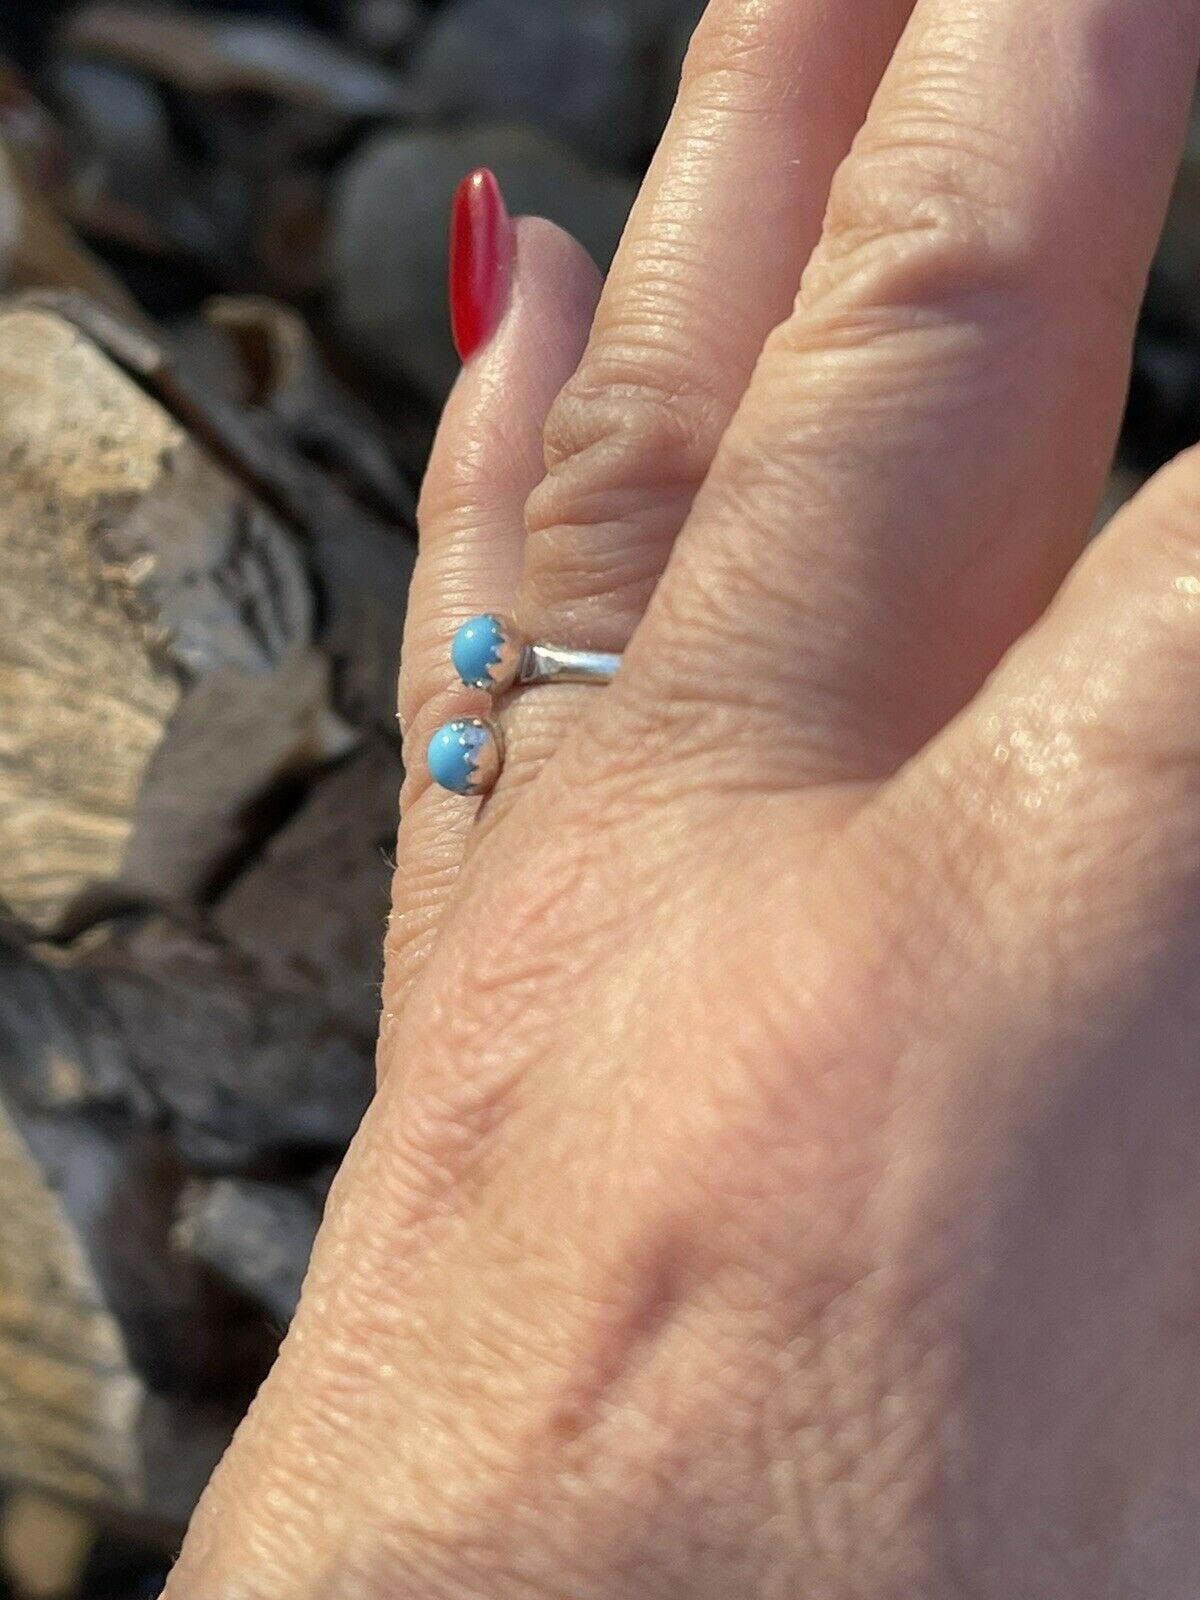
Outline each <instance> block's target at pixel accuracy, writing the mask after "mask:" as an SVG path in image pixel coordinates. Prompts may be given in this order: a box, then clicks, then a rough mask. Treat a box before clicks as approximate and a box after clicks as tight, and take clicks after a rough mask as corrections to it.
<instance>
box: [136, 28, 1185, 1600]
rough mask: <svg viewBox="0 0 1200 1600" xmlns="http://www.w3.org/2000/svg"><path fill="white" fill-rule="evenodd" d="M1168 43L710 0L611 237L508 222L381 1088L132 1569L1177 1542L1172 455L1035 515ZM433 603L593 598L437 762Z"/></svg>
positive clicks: (1136, 235) (1178, 497)
mask: <svg viewBox="0 0 1200 1600" xmlns="http://www.w3.org/2000/svg"><path fill="white" fill-rule="evenodd" d="M1198 57H1200V0H919V3H918V4H917V5H916V6H915V8H913V7H912V5H911V4H909V3H905V0H855V3H854V4H853V5H850V4H845V3H842V0H839V3H836V4H835V3H831V0H715V3H714V4H713V5H712V6H711V8H710V12H709V15H708V18H707V19H706V21H705V23H704V25H703V26H702V28H701V31H700V34H699V36H698V39H697V42H696V44H695V45H694V47H693V50H692V53H691V57H690V60H689V64H688V68H687V71H686V74H685V79H684V86H683V90H682V94H681V98H680V101H679V105H678V107H677V110H676V112H675V116H674V119H673V121H672V124H671V127H670V129H669V130H668V132H667V135H666V137H665V139H664V142H663V145H662V149H661V151H660V154H659V156H658V159H657V161H656V163H655V166H654V169H653V171H652V173H651V175H650V178H649V179H648V181H647V184H646V187H645V190H644V192H643V195H642V198H641V201H640V203H639V205H638V208H637V210H636V213H635V216H634V219H633V222H632V224H631V227H630V231H629V233H628V235H627V237H626V240H625V243H624V245H623V248H622V251H621V254H620V256H619V258H618V260H617V262H616V265H615V266H614V269H613V271H612V274H611V276H610V278H609V281H608V283H607V286H606V287H605V289H604V292H603V295H602V296H601V295H600V285H599V280H598V277H597V275H596V272H595V270H594V268H593V267H592V266H591V265H590V264H589V263H588V261H587V260H586V258H585V257H584V255H583V253H582V252H581V251H580V249H579V248H578V247H577V246H576V245H575V244H574V243H573V242H572V241H570V240H569V239H567V238H566V237H564V236H563V235H562V234H560V233H559V232H557V230H555V229H553V228H552V227H550V225H549V224H546V223H542V222H537V221H529V220H523V221H520V222H518V223H517V224H516V225H515V226H516V233H515V243H516V254H515V261H514V262H513V264H512V267H511V282H510V285H509V287H510V289H511V293H510V295H509V297H508V300H507V310H506V311H505V312H504V313H503V316H502V318H501V321H500V323H499V326H498V329H497V331H496V332H495V334H494V336H492V337H490V338H487V339H485V341H484V342H483V344H482V345H480V347H479V348H478V349H477V350H475V351H474V353H473V354H472V357H471V359H470V360H469V362H468V363H467V365H466V367H465V369H464V372H463V375H462V378H461V380H460V382H459V384H458V386H457V388H456V390H455V392H454V395H453V396H452V398H451V400H450V404H449V407H448V409H447V412H446V417H445V421H444V424H443V427H442V430H441V434H440V437H439V440H438V444H437V447H436V451H435V455H434V459H433V462H432V465H431V468H430V473H429V479H428V483H427V486H426V490H425V495H424V501H423V506H422V518H421V532H422V556H421V564H420V570H419V574H418V577H417V581H416V584H415V588H414V594H413V605H412V612H411V616H410V619H409V626H408V642H407V648H406V655H405V662H404V669H403V681H402V685H401V716H402V721H403V724H404V727H405V732H406V738H407V744H408V751H409V777H408V782H407V787H406V793H405V797H404V821H403V824H402V828H401V845H400V868H399V873H398V876H397V880H396V890H395V907H394V916H393V920H392V925H391V929H390V935H389V940H388V972H387V981H386V985H385V995H384V1005H385V1012H386V1015H385V1021H384V1027H383V1033H382V1039H381V1046H380V1057H379V1060H380V1079H381V1081H380V1092H379V1095H378V1097H377V1100H376V1102H375V1105H374V1106H373V1108H372V1110H371V1111H370V1113H369V1115H368V1116H367V1119H366V1121H365V1123H364V1125H363V1128H362V1131H361V1134H360V1136H359V1138H358V1140H357V1141H356V1143H355V1146H354V1148H353V1150H352V1152H351V1154H350V1156H349V1158H348V1160H347V1163H346V1166H345V1169H344V1171H343V1172H342V1174H341V1176H340V1178H339V1180H338V1182H337V1184H336V1186H335V1190H334V1194H333V1196H332V1199H331V1202H330V1207H329V1213H328V1216H327V1219H326V1222H325V1226H324V1229H323V1232H322V1234H321V1238H320V1240H319V1242H318V1246H317V1250H316V1255H315V1259H314V1262H313V1267H312V1271H311V1274H310V1277H309V1281H308V1284H307V1287H306V1290H305V1294H304V1298H303V1302H302V1305H301V1308H300V1311H299V1313H298V1316H297V1318H296V1321H295V1324H294V1326H293V1328H292V1331H291V1333H290V1334H289V1336H288V1339H287V1341H286V1343H285V1345H284V1348H283V1352H282V1354H281V1356H280V1359H279V1362H278V1365H277V1367H276V1369H275V1371H274V1373H273V1374H272V1376H271V1378H270V1380H269V1381H268V1383H267V1385H266V1387H265V1389H264V1391H263V1393H262V1395H261V1397H260V1399H259V1401H258V1402H257V1404H256V1406H255V1407H254V1410H253V1412H252V1414H251V1416H250V1418H249V1420H248V1421H247V1423H246V1424H245V1426H244V1427H243V1429H242V1431H241V1433H240V1434H239V1436H238V1438H237V1440H236V1442H235V1444H234V1446H233V1448H232V1450H231V1451H230V1453H229V1455H228V1457H227V1459H226V1461H225V1463H224V1465H223V1466H222V1468H221V1469H220V1471H219V1472H218V1474H217V1477H216V1479H215V1480H214V1483H213V1485H212V1487H211V1489H210V1491H209V1493H208V1495H207V1497H206V1498H205V1500H204V1503H203V1505H202V1507H201V1509H200V1511H199V1513H198V1515H197V1517H196V1519H195V1522H194V1525H193V1528H192V1530H191V1532H190V1534H189V1537H188V1540H187V1544H186V1546H185V1549H184V1553H183V1557H182V1560H181V1562H180V1564H179V1567H178V1569H177V1571H176V1573H175V1575H174V1577H173V1578H172V1580H171V1583H170V1585H169V1587H168V1590H167V1594H168V1596H169V1600H683V1597H687V1600H966V1597H968V1596H969V1597H971V1600H1085V1597H1086V1600H1176V1597H1179V1596H1185V1595H1186V1596H1192V1595H1195V1594H1196V1593H1198V1592H1200V1534H1198V1533H1197V1529H1198V1528H1200V1381H1198V1375H1200V1070H1198V1063H1200V1002H1198V999H1197V996H1198V995H1200V981H1198V980H1200V455H1196V454H1190V455H1188V456H1185V457H1184V458H1182V459H1181V460H1180V461H1178V462H1176V463H1175V464H1173V465H1172V466H1170V467H1169V468H1168V469H1166V471H1165V472H1164V473H1163V474H1162V476H1161V477H1160V478H1159V479H1158V480H1157V481H1156V482H1154V483H1152V484H1151V485H1150V486H1149V487H1148V488H1147V489H1146V490H1145V491H1144V492H1143V494H1142V495H1141V496H1140V498H1139V499H1137V500H1136V501H1135V502H1134V503H1133V504H1132V505H1131V506H1130V507H1129V508H1127V509H1126V510H1125V511H1124V512H1123V513H1122V514H1121V516H1120V517H1119V518H1118V520H1117V522H1116V523H1115V524H1114V525H1113V526H1112V527H1111V528H1110V529H1109V530H1108V531H1107V532H1106V533H1105V534H1104V535H1103V536H1102V537H1101V539H1099V540H1098V541H1097V542H1096V543H1095V544H1094V545H1092V546H1091V548H1090V549H1089V550H1088V552H1087V554H1086V555H1085V556H1084V557H1083V558H1082V559H1079V552H1080V549H1081V547H1082V544H1083V541H1084V538H1085V535H1086V532H1087V530H1088V528H1089V526H1090V524H1091V522H1092V519H1093V516H1094V513H1095V508H1096V505H1097V504H1098V502H1099V498H1100V494H1101V491H1102V487H1103V483H1104V478H1105V473H1106V469H1107V465H1108V462H1109V459H1110V455H1111V450H1112V445H1113V441H1114V438H1115V434H1116V429H1117V424H1118V419H1119V416H1120V411H1121V404H1122V395H1123V388H1124V383H1125V379H1126V373H1127V365H1128V359H1129V347H1130V338H1131V333H1132V329H1133V326H1134V320H1135V316H1136V310H1137V306H1138V302H1139V298H1140V295H1141V292H1142V289H1143V286H1144V282H1145V276H1146V272H1147V268H1148V264H1149V262H1150V259H1151V255H1152V252H1153V249H1154V244H1155V240H1156V237H1157V234H1158V231H1159V229H1160V226H1161V222H1162V218H1163V214H1164V210H1165V206H1166V203H1167V198H1168V193H1169V189H1170V184H1171V178H1172V174H1173V170H1174V166H1175V163H1176V161H1177V158H1178V154H1179V149H1180V146H1181V143H1182V139H1183V134H1184V129H1185V125H1186V120H1187V111H1188V105H1189V101H1190V97H1191V93H1192V89H1193V86H1194V82H1195V77H1196V70H1197V59H1198ZM864 121H865V126H864ZM860 130H861V131H860ZM835 173H836V178H835ZM831 188H832V195H831ZM802 279H803V282H801V280H802ZM798 286H800V287H799V295H798V298H797V288H798ZM597 302H598V310H597ZM593 317H594V319H595V320H594V326H593ZM772 330H774V331H772ZM560 391H561V394H560ZM556 397H558V398H556ZM484 612H494V613H498V614H500V615H509V614H511V615H513V616H515V618H516V624H517V627H518V628H519V630H520V632H521V633H522V634H523V635H524V636H526V637H528V638H532V639H551V640H553V641H555V642H557V643H561V644H567V645H575V646H580V647H588V648H594V649H601V650H619V649H625V650H626V659H625V665H624V668H623V670H622V672H621V675H620V677H619V678H618V680H617V682H616V684H615V685H613V686H612V687H611V688H608V689H588V688H579V689H567V688H561V687H559V688H542V689H538V690H535V691H532V692H530V693H527V694H525V695H524V696H518V697H516V698H515V699H514V700H513V701H512V702H511V703H509V704H508V705H507V707H506V708H505V709H504V710H503V711H502V713H501V715H502V721H503V724H504V731H505V747H506V765H505V768H504V773H503V776H502V778H501V782H500V785H499V787H498V789H497V791H496V793H495V794H494V796H493V797H492V798H491V799H489V800H488V801H486V802H482V803H481V802H480V801H479V800H478V799H464V798H460V797H457V796H452V795H449V794H446V793H444V792H443V791H441V790H438V789H436V788H434V787H433V786H432V785H431V783H430V780H429V775H428V772H427V770H426V767H425V763H424V751H425V750H426V748H427V747H428V745H429V742H430V738H431V736H432V734H433V732H434V730H435V729H437V728H438V727H439V726H440V725H441V724H442V723H444V722H446V721H448V720H450V719H452V718H463V717H466V718H470V717H478V716H480V715H481V714H482V713H483V710H484V707H485V705H486V699H485V697H484V696H483V695H481V694H480V693H479V692H478V691H475V690H470V689H465V688H463V687H461V685H458V684H457V682H456V679H455V675H454V672H453V669H452V666H451V662H450V647H451V642H452V640H453V638H454V635H455V633H456V631H457V629H458V628H459V626H460V625H461V624H462V623H463V622H464V621H465V620H466V619H468V618H469V617H472V616H475V615H478V614H480V613H484ZM364 914H367V913H364Z"/></svg>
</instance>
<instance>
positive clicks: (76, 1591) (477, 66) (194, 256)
mask: <svg viewBox="0 0 1200 1600" xmlns="http://www.w3.org/2000/svg"><path fill="white" fill-rule="evenodd" d="M701 10H702V5H701V4H700V3H699V0H203V3H200V0H197V3H195V4H184V3H183V0H178V3H165V0H164V3H148V0H143V3H138V4H130V3H125V0H82V3H81V0H0V280H2V283H0V287H2V289H3V292H4V297H3V299H2V300H0V1600H151V1597H153V1596H155V1595H157V1593H158V1591H159V1587H160V1586H161V1583H162V1581H163V1576H164V1572H165V1568H166V1565H167V1562H168V1561H169V1558H170V1553H171V1551H172V1550H173V1548H174V1547H175V1545H176V1543H177V1541H178V1538H179V1535H180V1531H181V1528H182V1526H183V1523H184V1521H185V1519H186V1517H187V1514H188V1511H189V1509H190V1507H191V1505H192V1504H193V1502H194V1499H195V1496H196V1494H197V1493H198V1491H199V1488H200V1487H201V1485H202V1484H203V1482H204V1479H205V1477H206V1476H207V1473H208V1472H209V1470H210V1469H211V1467H212V1465H213V1463H214V1462H215V1460H216V1458H217V1456H218V1455H219V1453H220V1451H221V1449H222V1448H223V1446H224V1444H225V1442H226V1440H227V1438H228V1436H229V1433H230V1431H231V1429H232V1428H233V1426H234V1424H235V1422H236V1420H237V1418H238V1416H239V1415H240V1414H241V1412H242V1410H243V1409H244V1407H245V1405H246V1403H247V1401H248V1399H249V1397H250V1396H251V1395H252V1393H253V1392H254V1389H255V1387H256V1385H257V1384H258V1382H259V1381H260V1380H261V1378H262V1376H263V1374H264V1373H265V1371H266V1369H267V1367H268V1365H269V1363H270V1361H271V1358H272V1355H273V1352H274V1350H275V1348H276V1347H277V1344H278V1341H279V1338H280V1336H281V1334H282V1332H283V1330H284V1329H285V1328H286V1326H287V1322H288V1319H289V1317H290V1315H291V1312H292V1309H293V1307H294V1304H295V1300H296V1296H297V1294H298V1292H299V1285H300V1280H301V1276H302V1274H303V1270H304V1265H305V1262H306V1260H307V1256H308V1252H309V1249H310V1246H311V1243H312V1238H313V1235H314V1232H315V1229H316V1226H317V1220H318V1218H319V1215H320V1210H321V1206H322V1203H323V1200H324V1197H325V1193H326V1190H327V1187H328V1184H329V1181H330V1176H331V1174H332V1172H333V1170H334V1169H335V1167H336V1164H337V1162H338V1160H339V1158H340V1156H341V1154H342V1152H343V1150H344V1148H345V1145H346V1142H347V1140H348V1139H349V1138H350V1136H351V1134H352V1132H353V1129H354V1127H355V1125H356V1123H357V1120H358V1118H359V1117H360V1115H361V1113H362V1110H363V1108H364V1106H365V1105H366V1102H367V1099H368V1097H369V1094H370V1088H371V1082H372V1075H373V1050H374V1037H375V1030H376V1025H377V1010H378V981H379V947H380V942H381V935H382V930H383V926H384V918H385V915H386V906H387V895H388V884H389V876H390V855H391V851H392V846H393V839H394V832H395V816H396V795H397V791H398V788H399V783H400V778H401V771H400V751H399V744H398V739H397V733H396V725H395V716H394V711H395V705H394V696H395V672H396V662H397V657H398V652H399V642H400V630H401V627H402V624H403V616H404V607H405V600H406V594H407V588H408V582H409V577H410V574H411V570H412V562H413V556H414V539H413V508H414V502H415V492H416V489H417V486H418V484H419V482H420V478H421V473H422V470H423V465H424V460H425V457H426V454H427V452H428V448H429V444H430V440H431V437H432V431H433V428H434V425H435V422H436V418H437V413H438V408H439V405H440V403H441V401H442V399H443V398H444V395H445V393H446V391H447V389H448V387H449V385H450V384H451V382H452V381H453V377H454V373H455V359H454V354H453V350H452V347H451V342H450V336H449V329H448V322H447V311H446V290H445V283H446V269H447V262H446V234H447V224H448V217H449V205H450V199H451V195H452V193H453V190H454V188H455V186H456V184H457V182H458V180H459V179H460V178H461V177H462V176H463V175H464V174H465V173H466V172H467V171H468V170H469V169H471V168H472V167H474V166H477V165H480V164H484V163H486V164H488V165H490V166H492V167H494V168H495V169H496V171H497V172H498V174H499V176H500V179H501V182H502V184H503V187H504V189H505V192H506V195H507V197H508V199H509V201H510V203H511V205H512V207H513V209H514V210H515V211H517V212H536V213H541V214H543V215H546V216H549V217H551V218H553V219H554V220H555V221H557V222H559V223H560V224H562V225H563V226H564V227H566V228H568V229H570V230H571V231H572V232H573V233H575V234H576V235H577V236H578V237H580V238H581V239H582V240H583V242H584V243H585V244H586V245H587V247H588V248H589V249H590V250H591V251H592V253H593V255H594V256H595V257H596V259H597V261H598V262H599V263H600V264H601V265H602V266H606V265H607V264H608V262H609V260H610V259H611V256H612V253H613V251H614V249H615V247H616V243H617V240H618V238H619V235H620V231H621V228H622V225H623V222H624V219H625V216H626V214H627V212H628V209H629V206H630V203H631V201H632V198H633V195H634V193H635V190H636V185H637V182H638V179H639V176H640V174H641V172H642V171H643V169H644V167H645V164H646V162H647V160H648V158H649V155H650V152H651V151H652V149H653V146H654V143H655V140H656V138H657V135H658V133H659V131H660V129H661V127H662V124H663V122H664V120H665V118H666V115H667V113H668V111H669V108H670V105H671V102H672V99H673V96H674V92H675V87H676V84H677V81H678V76H679V69H680V65H681V62H682V59H683V55H684V51H685V48H686V44H687V40H688V38H689V37H690V34H691V31H692V28H693V26H694V24H695V21H696V19H697V17H698V15H699V12H700V11H701ZM1119 203H1120V197H1119V196H1116V197H1114V204H1119ZM1198 433H1200V122H1198V124H1197V128H1196V130H1195V131H1194V135H1193V138H1192V141H1191V147H1190V149H1189V153H1188V156H1187V159H1186V160H1185V164H1184V169H1183V173H1182V176H1181V179H1180V184H1179V189H1178V193H1177V197H1176V203H1175V206H1174V208H1173V211H1172V215H1171V220H1170V223H1169V226H1168V230H1167V235H1166V239H1165V241H1164V244H1163V248H1162V251H1161V254H1160V259H1159V263H1158V266H1157V268H1156V270H1155V274H1154V280H1153V283H1152V286H1151V291H1150V295H1149V299H1148V302H1147V306H1146V311H1145V315H1144V318H1143V323H1142V328H1141V332H1140V334H1139V338H1138V344H1137V351H1136V361H1135V372H1134V379H1133V385H1132V391H1131V397H1130V404H1129V411H1128V416H1127V420H1126V426H1125V431H1124V436H1123V439H1122V444H1121V449H1120V452H1119V457H1118V460H1117V463H1116V464H1115V467H1114V470H1113V475H1112V479H1111V484H1110V492H1109V498H1108V504H1107V505H1106V507H1105V510H1104V515H1107V513H1108V512H1110V511H1111V510H1112V509H1113V508H1114V507H1115V506H1116V505H1118V504H1119V503H1120V502H1121V501H1122V500H1123V499H1124V498H1126V497H1127V496H1128V495H1129V494H1130V493H1131V492H1132V491H1133V489H1135V488H1136V487H1137V485H1138V484H1139V483H1140V482H1141V481H1142V480H1143V479H1144V478H1145V477H1146V476H1147V475H1148V474H1149V473H1150V472H1151V471H1153V470H1154V469H1155V468H1156V467H1157V466H1158V465H1159V464H1160V463H1161V462H1162V461H1164V460H1165V459H1166V458H1167V457H1168V456H1170V455H1171V454H1173V453H1174V452H1175V451H1176V450H1178V449H1180V448H1182V447H1183V446H1184V445H1186V444H1189V443H1191V442H1193V441H1194V440H1195V439H1196V437H1197V435H1198Z"/></svg>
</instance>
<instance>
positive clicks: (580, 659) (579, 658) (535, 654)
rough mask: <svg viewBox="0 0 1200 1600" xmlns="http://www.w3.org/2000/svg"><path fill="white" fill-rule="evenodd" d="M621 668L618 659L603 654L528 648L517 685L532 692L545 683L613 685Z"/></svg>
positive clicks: (552, 647)
mask: <svg viewBox="0 0 1200 1600" xmlns="http://www.w3.org/2000/svg"><path fill="white" fill-rule="evenodd" d="M620 668H621V658H620V656H619V655H610V654H606V653H605V652H604V651H600V650H563V649H560V648H559V647H558V646H557V645H553V644H530V645H526V646H525V648H524V650H523V651H522V652H521V668H520V671H519V673H518V674H517V683H518V684H519V685H520V687H521V688H523V689H531V688H534V687H536V686H537V685H538V684H543V683H594V684H601V685H603V684H607V683H611V682H612V681H613V679H614V678H615V677H616V675H617V673H618V672H619V671H620Z"/></svg>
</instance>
